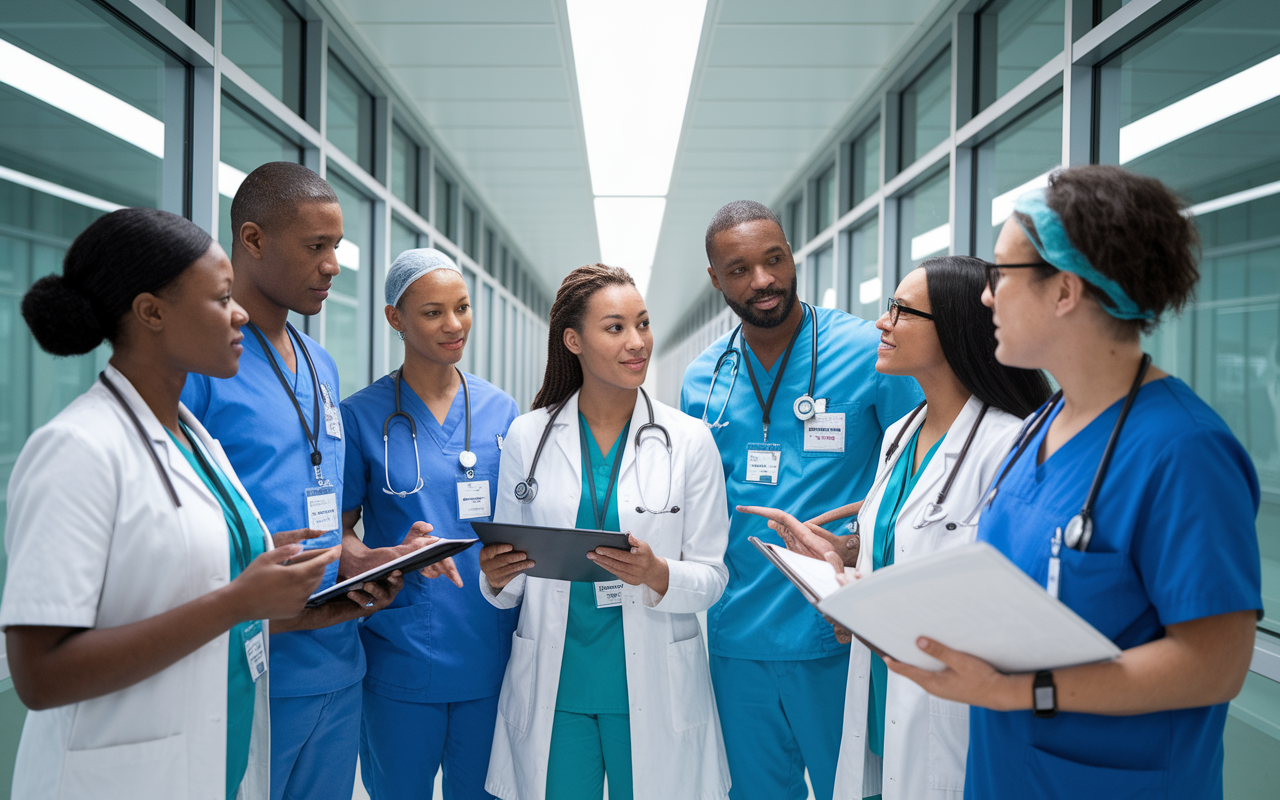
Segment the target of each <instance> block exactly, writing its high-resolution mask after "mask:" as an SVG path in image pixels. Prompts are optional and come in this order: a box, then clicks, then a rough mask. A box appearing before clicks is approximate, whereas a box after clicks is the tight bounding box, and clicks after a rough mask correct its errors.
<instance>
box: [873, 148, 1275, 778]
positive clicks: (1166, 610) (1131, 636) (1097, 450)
mask: <svg viewBox="0 0 1280 800" xmlns="http://www.w3.org/2000/svg"><path fill="white" fill-rule="evenodd" d="M1014 207H1015V214H1014V217H1013V218H1012V219H1010V221H1009V222H1007V223H1006V224H1005V226H1004V229H1003V230H1002V231H1001V234H1000V238H999V240H998V242H997V244H996V265H995V266H994V267H992V268H991V270H990V272H989V280H988V288H987V291H986V292H985V293H984V295H983V299H984V301H985V302H986V303H987V304H988V305H990V306H992V308H993V310H994V315H995V324H996V340H997V341H998V342H999V344H998V346H997V348H996V357H997V358H998V359H999V360H1000V362H1001V363H1002V364H1007V365H1010V366H1018V367H1023V368H1028V369H1035V368H1041V369H1045V370H1047V371H1048V372H1049V373H1050V374H1051V375H1052V376H1053V378H1054V379H1055V380H1056V381H1057V382H1058V385H1059V386H1061V387H1062V390H1061V392H1060V393H1059V394H1057V395H1055V396H1054V397H1053V398H1051V399H1050V401H1049V402H1048V403H1046V404H1045V406H1044V407H1043V408H1042V409H1041V410H1040V411H1039V412H1037V414H1036V415H1035V416H1034V417H1033V422H1032V424H1031V425H1030V426H1029V427H1028V430H1027V432H1026V434H1025V435H1024V436H1022V437H1020V441H1019V443H1018V446H1017V447H1016V449H1014V451H1013V453H1012V455H1011V456H1010V458H1009V459H1008V460H1007V462H1006V463H1005V465H1004V466H1002V467H1001V470H1000V472H999V473H998V474H997V481H996V485H995V487H994V488H993V490H992V494H993V499H991V500H990V505H989V506H988V507H986V508H985V509H984V510H983V511H982V517H981V520H980V522H979V526H978V528H979V529H978V540H979V541H985V542H988V543H990V544H991V545H992V546H994V547H995V548H996V549H997V550H999V551H1000V552H1002V553H1004V554H1005V555H1006V556H1008V557H1009V559H1010V560H1011V561H1013V563H1014V564H1016V565H1017V566H1018V567H1020V568H1021V569H1022V570H1023V571H1024V572H1026V574H1027V575H1029V576H1030V577H1031V578H1032V579H1033V580H1035V581H1037V582H1038V583H1040V584H1041V585H1042V586H1044V587H1045V589H1046V591H1048V592H1049V593H1050V594H1051V595H1054V596H1056V597H1058V599H1060V600H1061V601H1062V602H1063V603H1065V604H1066V605H1067V606H1068V607H1069V608H1071V609H1072V610H1074V611H1075V612H1076V613H1077V614H1079V615H1080V616H1081V617H1082V618H1083V619H1084V620H1086V621H1087V622H1089V623H1090V624H1091V625H1093V626H1094V627H1095V628H1097V629H1098V630H1099V631H1101V632H1102V633H1103V634H1104V635H1105V636H1107V637H1108V638H1110V639H1111V640H1112V641H1113V642H1115V644H1116V645H1117V646H1119V647H1120V648H1121V649H1122V651H1123V653H1122V654H1121V656H1120V657H1119V658H1118V659H1116V660H1114V661H1110V662H1105V663H1096V664H1088V665H1083V666H1075V667H1069V668H1065V669H1057V670H1053V671H1051V672H1039V673H1035V674H1018V675H1005V674H1001V673H999V672H997V671H996V670H995V669H993V668H992V667H991V666H990V665H988V664H987V663H985V662H983V661H981V660H979V659H977V658H974V657H972V656H970V655H967V654H964V653H960V652H956V651H954V650H951V649H949V648H947V647H945V646H944V645H943V644H942V643H939V642H934V641H929V640H924V639H922V640H921V641H920V647H921V649H922V650H923V651H925V652H926V653H928V654H930V655H932V656H934V657H935V658H938V659H939V660H941V661H943V662H944V663H945V664H946V665H947V669H945V670H943V671H941V672H926V671H924V670H920V669H916V668H913V667H910V666H908V665H906V664H902V663H900V662H893V661H891V662H889V668H890V669H891V670H894V671H895V672H898V673H899V674H901V675H904V676H906V677H908V678H911V679H912V680H914V681H916V682H917V683H919V684H920V685H921V686H922V687H924V688H925V689H926V690H928V691H929V692H930V693H931V694H933V695H935V696H938V697H942V698H945V699H948V700H954V701H957V702H962V703H968V704H970V705H971V706H972V707H973V708H972V710H971V712H970V726H969V761H968V770H967V774H966V782H965V796H966V797H969V798H983V800H1003V798H1028V797H1037V798H1064V799H1065V798H1081V797H1131V798H1147V797H1151V798H1154V797H1160V798H1188V800H1190V798H1196V800H1211V799H1212V798H1221V797H1222V795H1223V786H1222V762H1223V745H1222V733H1223V727H1224V725H1225V723H1226V715H1227V703H1228V701H1230V700H1231V698H1233V697H1235V695H1236V694H1237V692H1239V691H1240V687H1241V685H1242V683H1243V681H1244V678H1245V674H1246V673H1247V672H1248V669H1249V660H1250V657H1251V655H1252V652H1253V642H1254V626H1255V624H1256V619H1257V615H1258V613H1259V612H1260V610H1261V609H1262V598H1261V577H1260V560H1259V554H1258V540H1257V531H1256V529H1255V527H1254V526H1255V518H1256V515H1257V512H1258V501H1259V487H1258V478H1257V474H1256V473H1255V471H1254V468H1253V464H1252V463H1251V462H1250V460H1249V456H1248V455H1247V454H1246V453H1245V450H1244V448H1243V447H1242V446H1241V444H1240V442H1239V441H1237V439H1236V437H1235V436H1234V435H1233V434H1232V432H1231V430H1230V428H1228V427H1227V425H1226V423H1225V422H1223V420H1222V418H1221V417H1219V416H1218V415H1217V414H1216V413H1215V412H1214V411H1213V409H1211V408H1210V407H1209V406H1208V405H1207V404H1206V403H1205V402H1204V401H1203V400H1201V399H1200V398H1199V397H1197V396H1196V394H1195V393H1194V392H1193V391H1192V390H1191V388H1190V387H1188V386H1187V385H1186V384H1185V383H1183V382H1182V381H1180V380H1178V379H1177V378H1175V377H1172V376H1170V375H1168V374H1166V373H1165V372H1164V371H1162V370H1160V369H1158V368H1156V367H1154V366H1151V365H1150V357H1149V356H1146V355H1144V354H1143V352H1142V340H1141V336H1142V334H1143V333H1145V332H1149V331H1150V330H1151V329H1152V328H1154V327H1155V325H1156V324H1157V323H1158V321H1159V319H1160V317H1161V315H1162V314H1163V313H1164V312H1166V311H1175V312H1176V311H1177V310H1178V309H1180V308H1181V307H1182V306H1183V305H1184V304H1185V303H1186V301H1187V299H1188V297H1190V295H1191V292H1192V290H1193V289H1194V287H1195V284H1196V281H1197V278H1198V268H1197V265H1196V258H1195V244H1196V233H1195V228H1194V224H1195V223H1194V222H1193V221H1192V220H1191V219H1190V218H1188V217H1186V216H1183V214H1182V213H1181V209H1180V208H1179V204H1178V200H1177V198H1176V197H1175V196H1174V194H1173V193H1172V192H1171V191H1169V189H1168V188H1166V187H1165V186H1164V185H1163V184H1162V183H1160V182H1159V181H1157V180H1155V179H1153V178H1147V177H1143V176H1139V175H1135V174H1133V173H1131V172H1128V171H1126V170H1123V169H1121V168H1119V167H1111V166H1081V167H1071V168H1069V169H1065V170H1062V171H1060V172H1057V173H1055V174H1054V175H1053V176H1052V177H1051V178H1050V180H1049V187H1048V189H1046V190H1039V191H1035V192H1030V193H1028V194H1025V195H1023V196H1022V197H1021V198H1019V199H1018V201H1017V202H1016V203H1015V206H1014Z"/></svg>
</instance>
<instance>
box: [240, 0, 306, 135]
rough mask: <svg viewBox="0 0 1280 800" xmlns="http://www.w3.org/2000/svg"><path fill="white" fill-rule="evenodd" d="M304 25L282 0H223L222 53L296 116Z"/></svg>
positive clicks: (300, 94)
mask: <svg viewBox="0 0 1280 800" xmlns="http://www.w3.org/2000/svg"><path fill="white" fill-rule="evenodd" d="M305 32H306V23H304V22H303V20H302V17H299V16H298V14H297V12H295V11H294V10H293V9H292V8H290V7H289V4H288V3H286V2H284V0H223V2H222V54H223V55H224V56H226V57H227V58H229V59H231V62H232V63H233V64H235V65H236V66H237V67H239V68H240V69H242V70H244V71H245V72H246V73H248V75H249V77H250V78H253V79H254V80H255V81H257V82H258V83H260V84H261V85H262V88H264V89H266V90H267V91H268V92H271V93H272V94H273V95H275V96H276V97H277V98H279V100H280V101H281V102H283V103H284V104H285V105H286V106H288V107H289V108H291V109H293V111H294V112H295V113H297V114H298V115H301V114H302V98H303V90H302V76H303V63H302V47H303V42H304V41H305Z"/></svg>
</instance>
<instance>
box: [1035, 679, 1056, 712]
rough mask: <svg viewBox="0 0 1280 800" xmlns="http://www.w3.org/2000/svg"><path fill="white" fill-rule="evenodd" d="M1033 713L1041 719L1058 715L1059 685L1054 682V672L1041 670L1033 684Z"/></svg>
mask: <svg viewBox="0 0 1280 800" xmlns="http://www.w3.org/2000/svg"><path fill="white" fill-rule="evenodd" d="M1031 709H1032V713H1033V714H1035V715H1036V716H1037V717H1039V718H1040V719H1052V718H1053V717H1056V716H1058V687H1057V686H1055V685H1054V683H1053V673H1052V672H1049V671H1048V670H1041V671H1040V672H1037V673H1036V678H1035V681H1034V682H1033V683H1032V684H1031Z"/></svg>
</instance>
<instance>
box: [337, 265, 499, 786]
mask: <svg viewBox="0 0 1280 800" xmlns="http://www.w3.org/2000/svg"><path fill="white" fill-rule="evenodd" d="M386 301H387V306H386V316H387V323H388V324H389V325H391V327H392V328H393V329H395V331H396V332H397V333H398V334H399V335H400V336H401V337H402V338H403V339H404V364H403V366H401V367H400V368H399V369H397V370H395V371H394V372H392V373H391V374H390V375H387V376H386V377H384V378H382V379H381V380H379V381H377V382H375V383H373V384H372V385H371V386H369V387H368V388H366V389H364V390H362V391H360V392H358V393H356V394H354V395H352V396H351V397H348V398H347V399H346V400H344V401H343V403H342V418H343V423H344V426H345V430H346V434H347V460H346V474H345V484H344V488H343V497H342V509H343V515H342V522H343V528H344V536H343V548H344V551H345V552H344V559H346V558H350V557H351V555H352V554H355V555H356V561H359V556H360V554H363V553H365V552H366V551H367V550H369V549H370V548H382V547H391V546H397V545H399V544H400V543H401V541H402V540H403V539H404V538H405V534H406V532H408V531H409V530H410V529H411V528H413V527H414V526H417V527H418V528H419V530H420V531H422V532H425V531H426V530H430V532H431V533H432V535H434V536H440V537H444V538H452V539H460V538H470V537H472V536H473V535H474V534H473V533H472V529H471V525H470V523H471V522H473V521H476V520H484V521H488V520H490V519H491V518H492V514H493V506H494V499H495V498H494V492H495V491H496V490H497V486H498V460H499V456H500V454H501V449H502V438H503V436H505V435H506V433H507V428H508V427H509V426H510V425H511V421H512V420H514V419H515V418H516V416H517V414H518V409H517V407H516V403H515V401H514V400H512V399H511V396H510V395H508V394H506V393H505V392H503V391H502V390H501V389H499V388H497V387H496V386H494V385H493V384H491V383H489V382H488V381H485V380H482V379H480V378H478V377H476V376H475V375H470V374H467V373H464V372H462V370H460V369H458V367H457V364H458V362H459V361H460V360H461V359H462V354H463V351H464V349H465V348H466V346H467V338H468V336H469V334H470V333H471V298H470V297H469V295H468V292H467V284H466V281H464V280H463V277H462V272H461V270H459V269H458V266H457V265H456V264H454V263H453V261H452V260H450V259H449V257H448V256H446V255H445V254H444V253H442V252H440V251H438V250H432V249H426V248H424V249H418V250H407V251H405V252H404V253H401V254H400V256H399V258H397V259H396V260H395V263H393V264H392V265H391V270H390V271H389V272H388V273H387V282H386ZM361 520H363V522H364V538H363V541H361V540H360V538H358V537H357V536H356V533H355V526H356V524H357V523H358V522H360V521H361ZM477 552H478V549H475V548H473V549H472V550H468V551H465V552H463V553H462V554H460V555H458V556H456V557H455V562H456V572H454V573H453V574H452V575H451V577H452V578H453V580H454V582H453V583H449V582H446V581H431V580H424V579H422V578H421V577H420V576H418V575H410V576H406V578H405V586H404V589H403V590H402V591H401V592H400V595H399V596H398V597H397V598H396V600H395V602H394V603H392V604H391V606H390V607H388V608H387V609H385V610H384V611H382V612H381V613H380V614H378V615H375V617H372V618H370V620H369V623H368V624H366V625H365V626H364V627H363V628H362V629H361V634H360V635H361V638H362V639H363V641H364V649H365V655H366V658H367V661H368V671H367V673H366V676H365V679H364V718H363V722H362V727H361V740H360V774H361V777H362V778H363V780H364V783H365V787H366V789H367V790H368V792H369V795H370V796H371V797H372V798H375V800H378V799H379V798H400V797H428V798H429V797H431V796H432V786H433V783H434V780H435V775H436V771H437V770H438V769H440V768H441V767H443V769H444V787H445V788H444V791H445V796H446V797H453V798H458V799H459V800H469V799H470V798H488V797H490V795H489V794H488V793H486V792H485V791H484V780H485V773H486V771H487V770H488V764H489V748H490V745H491V743H492V740H493V731H494V722H495V719H496V715H497V704H498V692H499V690H500V689H501V687H502V675H503V671H504V670H505V668H506V664H507V656H508V654H509V652H510V649H511V634H512V632H513V631H514V630H515V625H516V619H517V612H516V611H515V610H509V611H505V610H499V609H496V608H494V607H493V606H492V605H491V604H489V603H487V602H485V600H484V598H483V597H481V595H480V593H479V591H478V590H477V588H476V586H477V576H478V575H479V571H480V567H479V562H478V560H477ZM357 566H358V567H359V568H360V569H364V568H366V566H367V567H372V566H375V564H372V563H370V564H367V565H362V564H358V565H357ZM455 584H456V585H455Z"/></svg>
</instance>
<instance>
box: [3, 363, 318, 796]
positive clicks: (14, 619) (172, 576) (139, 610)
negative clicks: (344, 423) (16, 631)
mask: <svg viewBox="0 0 1280 800" xmlns="http://www.w3.org/2000/svg"><path fill="white" fill-rule="evenodd" d="M106 373H107V377H108V378H109V379H110V380H111V382H112V383H113V384H115V386H116V388H117V389H119V390H120V393H121V394H122V395H123V396H124V397H125V399H126V400H127V402H128V403H129V406H130V407H131V408H132V409H133V411H134V413H135V414H137V415H138V418H139V420H140V421H141V423H142V425H143V428H144V429H145V430H146V433H147V436H148V438H149V439H150V440H151V446H152V447H153V448H154V449H155V452H156V454H157V455H158V456H159V457H160V462H161V464H163V465H164V467H165V469H166V471H167V472H168V474H169V478H170V480H171V481H172V483H173V486H174V489H175V490H176V491H177V494H178V498H179V500H180V501H181V503H182V506H181V508H175V507H174V505H173V501H172V500H171V499H170V497H169V494H168V492H167V490H166V489H165V486H164V483H163V482H162V481H161V479H160V476H159V475H158V474H157V472H156V467H155V464H154V462H153V461H152V460H151V456H149V455H148V454H147V452H146V449H145V447H144V445H143V442H142V438H141V437H140V436H139V435H138V431H137V429H136V428H135V427H134V425H133V423H132V421H131V420H130V419H129V417H128V416H127V414H126V413H125V411H124V409H123V408H122V407H121V406H120V404H119V402H118V401H117V400H116V399H115V398H114V396H112V395H111V393H110V392H109V391H108V389H107V388H106V387H105V386H103V385H102V383H101V382H95V383H94V385H93V386H92V387H91V388H90V389H89V390H88V391H87V392H85V393H84V394H82V395H81V396H80V397H78V398H77V399H76V400H74V401H73V402H72V403H71V404H70V405H69V406H67V408H66V409H64V410H63V411H62V412H61V413H59V414H58V415H57V416H56V417H54V418H53V420H51V421H50V422H49V423H48V424H47V425H44V426H42V427H41V428H40V429H38V430H37V431H36V432H35V433H33V434H32V435H31V438H30V439H28V440H27V443H26V445H25V446H24V447H23V448H22V452H21V454H20V455H19V456H18V460H17V463H16V464H15V465H14V470H13V478H12V480H11V482H10V484H9V496H8V497H9V499H8V502H9V517H8V523H7V525H6V528H5V545H6V547H7V549H8V554H9V565H8V573H7V580H6V581H5V586H4V600H3V603H2V604H0V626H8V625H50V626H68V627H79V628H110V627H115V626H120V625H127V624H130V623H133V622H138V621H140V620H143V619H147V618H149V617H153V616H156V615H157V614H160V613H163V612H165V611H168V610H169V609H172V608H174V607H175V606H179V605H181V604H183V603H186V602H188V601H190V600H194V599H195V598H197V597H200V596H202V595H204V594H207V593H209V592H211V591H213V590H214V589H217V588H219V587H222V586H225V585H226V584H227V582H228V580H229V578H230V571H231V562H230V559H231V555H230V547H229V545H228V538H227V523H226V520H225V518H224V517H223V513H222V507H221V506H220V505H219V504H218V501H217V499H216V498H215V497H214V496H213V494H212V493H210V492H209V490H208V488H207V487H206V486H205V484H204V482H203V481H201V480H200V478H199V476H197V475H196V473H195V471H194V470H192V468H191V465H190V464H189V463H188V462H187V460H186V458H185V457H184V456H183V454H182V452H181V451H180V450H179V449H178V447H177V445H175V444H174V443H173V441H172V440H171V439H170V438H169V435H168V433H167V432H166V431H165V429H164V427H163V426H162V425H161V424H160V421H159V420H157V419H156V416H155V414H153V413H152V412H151V409H150V408H149V407H148V406H147V404H146V403H145V401H143V399H142V397H141V396H140V395H139V394H138V392H137V390H136V389H134V388H133V385H132V384H130V383H129V381H128V380H127V379H126V378H125V377H124V376H123V375H121V374H120V373H119V372H118V371H117V370H116V369H115V368H113V367H108V368H107V370H106ZM179 415H180V416H181V418H182V421H183V422H185V423H186V424H187V426H188V427H189V428H190V429H191V430H192V431H193V432H194V433H195V434H196V436H198V437H199V438H200V440H201V441H202V442H203V443H204V445H205V447H206V449H207V450H208V451H209V452H210V453H212V454H213V456H214V458H215V459H217V462H218V466H219V467H221V468H222V471H223V473H224V474H226V476H227V477H228V478H229V479H230V480H231V481H232V483H234V484H235V487H236V489H237V490H239V492H240V494H241V495H242V496H243V497H244V498H245V499H246V500H248V494H247V493H246V492H245V490H244V487H243V486H241V485H240V482H239V480H238V479H237V478H236V473H235V470H233V469H232V468H231V464H230V463H228V461H227V458H226V455H225V454H224V453H223V451H222V447H221V446H220V445H219V444H218V442H217V441H216V440H214V439H213V438H211V437H210V436H209V434H208V433H207V432H206V431H205V429H204V428H203V427H202V426H201V425H200V423H199V422H198V421H197V420H196V419H195V418H194V417H193V416H191V414H190V412H188V411H187V409H186V408H179ZM299 502H301V501H299ZM250 507H251V508H252V507H253V506H252V503H250ZM254 515H255V517H257V518H258V524H259V525H261V526H262V530H263V531H264V533H266V531H267V527H266V525H265V524H263V522H262V519H261V517H260V516H258V514H257V511H256V510H255V511H254ZM265 545H266V547H267V548H268V549H270V548H271V537H270V535H266V541H265ZM265 628H266V624H265V623H264V634H265ZM264 638H265V635H264ZM230 639H231V637H230V635H229V634H227V633H224V634H222V635H221V636H218V637H217V638H215V639H214V640H213V641H211V642H209V643H208V644H206V645H204V646H203V647H200V648H199V649H197V650H196V651H195V652H193V653H191V654H190V655H188V656H186V657H185V658H183V659H181V660H179V661H178V662H177V663H175V664H173V665H172V666H170V667H168V668H167V669H164V670H162V671H160V672H159V673H157V674H156V675H153V676H152V677H150V678H147V679H146V680H143V681H140V682H138V683H135V684H134V685H132V686H130V687H128V688H125V689H121V690H120V691H117V692H112V693H110V694H107V695H103V696H102V697H97V698H94V699H92V700H85V701H82V702H79V703H73V704H71V705H66V706H62V707H60V708H52V709H48V710H45V711H32V712H30V713H29V714H27V719H26V723H25V725H24V726H23V729H22V740H21V742H20V744H19V745H18V757H17V762H16V764H15V765H14V774H13V796H14V797H20V798H23V800H83V798H94V800H224V799H225V797H226V746H227V657H228V647H229V646H234V647H237V648H242V647H243V645H242V644H241V643H240V642H239V641H237V642H235V643H231V642H230ZM267 679H268V676H267V675H264V676H263V677H262V678H260V679H259V680H258V682H257V685H256V697H255V706H254V716H253V728H252V736H251V740H250V751H249V766H248V770H247V772H246V774H245V777H244V780H243V782H242V783H241V786H240V794H239V797H240V798H241V799H242V800H266V798H267V797H268V796H269V780H270V765H269V753H268V747H269V742H270V736H269V733H270V731H269V712H270V708H269V705H268V703H269V699H268V693H267Z"/></svg>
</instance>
